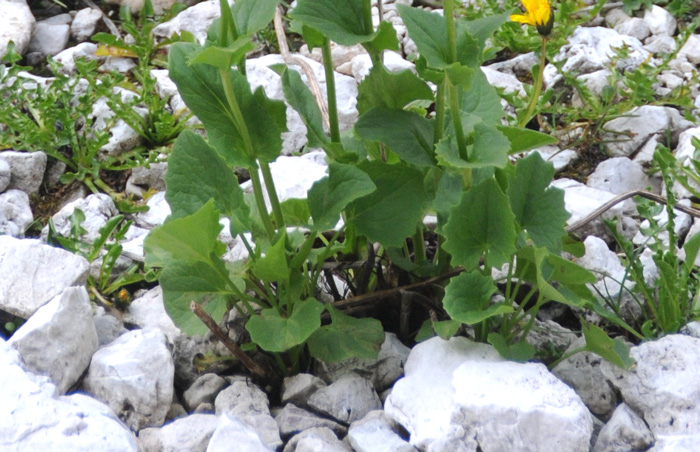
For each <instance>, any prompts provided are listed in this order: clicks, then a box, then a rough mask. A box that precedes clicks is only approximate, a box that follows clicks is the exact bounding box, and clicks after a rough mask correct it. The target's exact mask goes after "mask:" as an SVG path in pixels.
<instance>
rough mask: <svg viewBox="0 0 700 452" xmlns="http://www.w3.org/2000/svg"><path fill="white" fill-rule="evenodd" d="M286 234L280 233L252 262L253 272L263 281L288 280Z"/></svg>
mask: <svg viewBox="0 0 700 452" xmlns="http://www.w3.org/2000/svg"><path fill="white" fill-rule="evenodd" d="M286 241H287V234H286V233H282V234H281V235H280V236H279V237H278V238H277V241H276V242H275V243H273V244H272V246H270V247H269V248H268V249H267V251H266V252H265V256H264V257H262V258H259V259H257V260H256V261H255V263H254V264H253V273H254V274H255V276H257V277H258V278H260V279H261V280H263V281H275V282H289V266H288V263H287V252H286Z"/></svg>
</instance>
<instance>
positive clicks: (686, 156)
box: [673, 127, 700, 199]
mask: <svg viewBox="0 0 700 452" xmlns="http://www.w3.org/2000/svg"><path fill="white" fill-rule="evenodd" d="M693 138H697V139H700V127H693V128H691V129H687V130H685V131H684V132H683V133H681V134H680V136H679V137H678V146H677V147H676V149H675V151H673V154H674V155H675V156H676V160H678V161H679V163H680V164H682V165H683V166H685V167H691V168H692V162H691V160H692V159H694V156H695V152H696V150H695V146H694V145H693ZM689 183H690V186H691V187H693V188H694V189H695V190H696V191H698V192H700V185H698V184H697V183H695V182H694V181H693V180H690V179H689ZM673 193H674V194H675V195H676V197H678V198H680V199H683V198H689V197H690V196H691V192H690V191H689V190H688V189H687V188H685V187H683V186H682V185H681V184H680V183H678V182H677V181H674V184H673Z"/></svg>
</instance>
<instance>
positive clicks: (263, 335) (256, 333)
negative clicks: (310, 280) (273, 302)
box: [245, 298, 323, 352]
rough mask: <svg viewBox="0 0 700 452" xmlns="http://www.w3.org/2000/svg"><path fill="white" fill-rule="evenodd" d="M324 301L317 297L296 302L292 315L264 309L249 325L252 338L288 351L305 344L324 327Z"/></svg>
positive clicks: (275, 349) (267, 348)
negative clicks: (322, 319) (287, 315)
mask: <svg viewBox="0 0 700 452" xmlns="http://www.w3.org/2000/svg"><path fill="white" fill-rule="evenodd" d="M322 312H323V304H321V302H319V301H318V300H316V299H314V298H307V299H306V300H303V301H297V302H296V303H294V311H293V312H292V315H291V316H289V317H283V316H281V315H280V314H279V313H278V312H277V311H276V310H275V309H263V310H262V311H261V312H260V315H254V316H252V317H251V318H250V319H249V320H248V322H247V323H246V325H245V328H246V329H247V330H248V332H249V333H250V339H251V340H252V341H253V342H255V343H256V344H258V346H260V348H262V349H263V350H265V351H268V352H284V351H287V350H289V349H290V348H292V347H294V346H296V345H299V344H303V343H304V342H305V341H306V340H307V339H308V338H309V337H310V336H311V335H312V334H313V333H314V332H315V331H316V330H318V329H319V327H320V326H321V313H322Z"/></svg>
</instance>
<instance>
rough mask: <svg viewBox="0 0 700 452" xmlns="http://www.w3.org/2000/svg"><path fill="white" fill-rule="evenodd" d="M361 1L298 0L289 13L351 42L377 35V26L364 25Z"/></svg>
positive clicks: (336, 38) (334, 38) (333, 37)
mask: <svg viewBox="0 0 700 452" xmlns="http://www.w3.org/2000/svg"><path fill="white" fill-rule="evenodd" d="M362 3H363V2H362V0H344V1H342V2H339V1H336V0H299V1H298V2H297V6H296V8H294V11H293V12H292V13H291V14H290V15H291V17H292V18H293V19H294V20H298V21H299V22H301V23H303V24H304V25H306V26H307V27H311V28H314V29H316V30H318V31H320V32H321V33H323V34H324V35H325V36H326V37H327V38H329V39H330V40H331V41H335V42H337V43H338V44H340V45H344V46H352V45H355V44H359V43H362V42H367V41H370V40H372V39H373V38H374V30H366V29H365V23H364V19H363V5H362Z"/></svg>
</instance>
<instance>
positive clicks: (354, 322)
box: [308, 304, 384, 363]
mask: <svg viewBox="0 0 700 452" xmlns="http://www.w3.org/2000/svg"><path fill="white" fill-rule="evenodd" d="M326 309H327V310H328V312H329V313H330V315H331V320H332V322H331V323H330V324H329V325H325V326H322V327H321V328H319V329H318V330H316V332H315V333H314V334H313V335H312V336H311V337H310V338H309V342H308V343H309V351H310V352H311V356H313V357H314V358H316V359H319V360H321V361H323V362H326V363H333V362H338V361H342V360H344V359H348V358H367V359H374V358H376V357H377V354H378V353H379V349H380V348H381V346H382V343H383V342H384V328H383V327H382V324H381V322H380V321H379V320H376V319H372V318H363V319H358V318H355V317H351V316H349V315H346V314H343V312H342V311H340V310H338V309H335V308H334V307H333V306H332V305H330V304H327V305H326Z"/></svg>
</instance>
